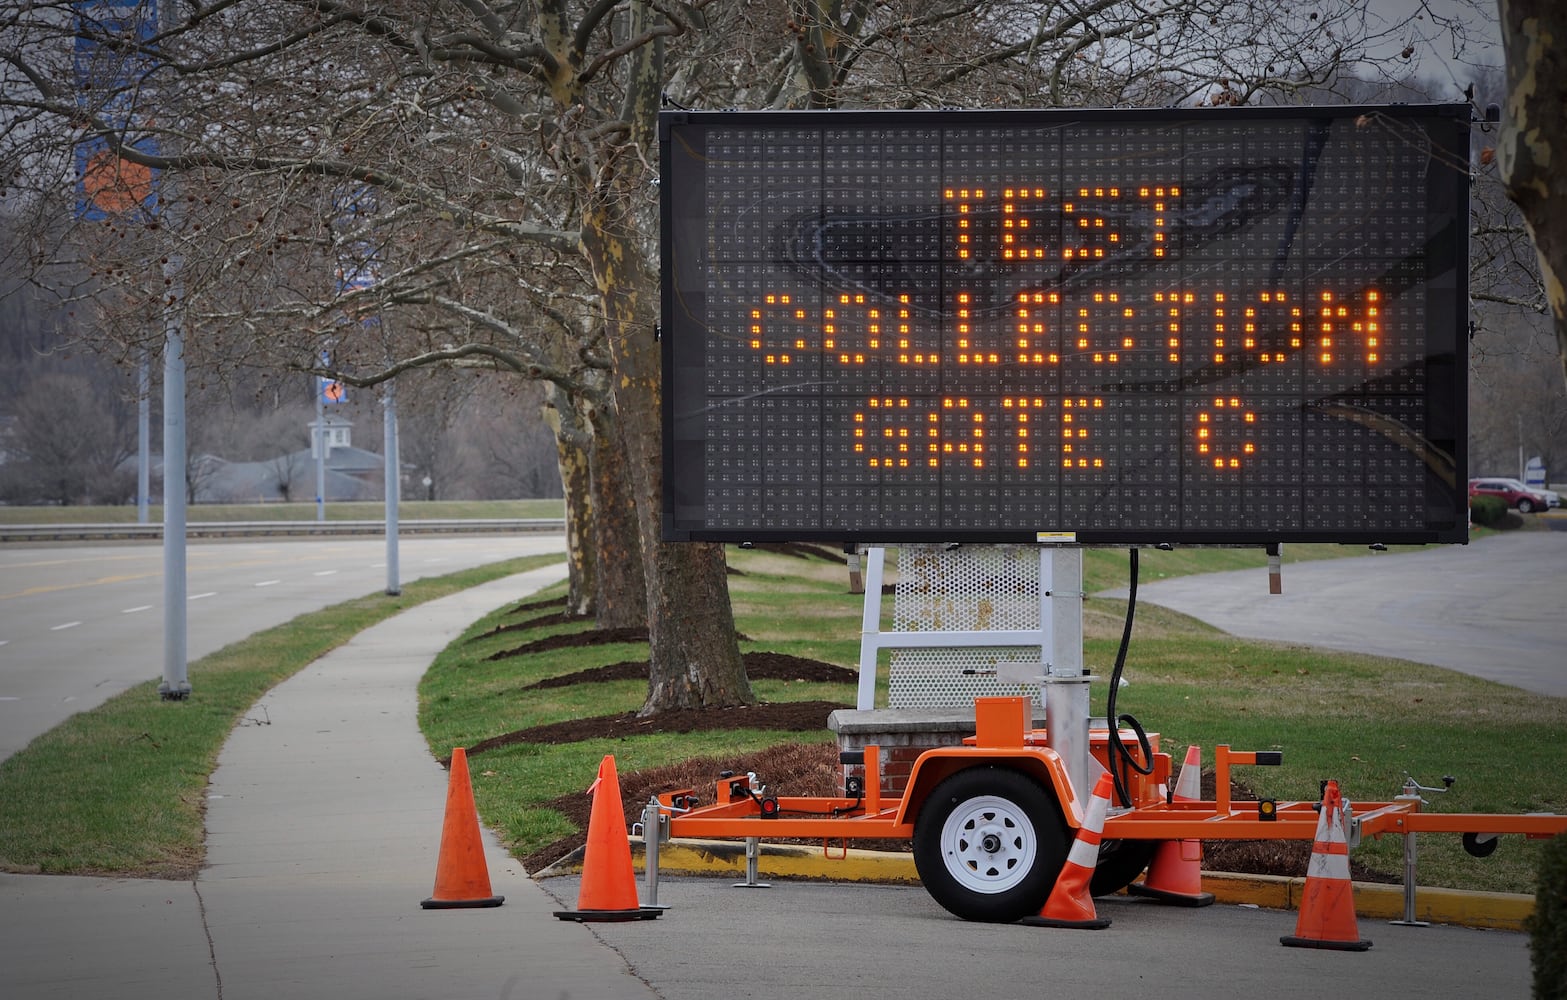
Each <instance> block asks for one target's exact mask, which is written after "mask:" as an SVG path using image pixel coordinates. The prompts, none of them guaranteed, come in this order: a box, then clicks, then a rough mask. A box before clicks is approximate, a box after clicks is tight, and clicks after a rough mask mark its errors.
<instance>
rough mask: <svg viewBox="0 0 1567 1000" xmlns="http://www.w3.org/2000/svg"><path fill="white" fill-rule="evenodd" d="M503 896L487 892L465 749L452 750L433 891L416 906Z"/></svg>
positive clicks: (496, 900) (495, 900) (490, 902)
mask: <svg viewBox="0 0 1567 1000" xmlns="http://www.w3.org/2000/svg"><path fill="white" fill-rule="evenodd" d="M505 900H506V897H505V896H496V895H494V894H493V893H491V891H490V869H489V866H488V865H486V864H485V862H484V842H483V840H482V839H481V838H480V836H479V811H478V809H477V808H475V807H474V804H473V785H472V784H470V783H469V781H468V751H467V750H464V749H463V748H462V747H458V748H457V749H455V750H453V751H452V766H451V777H450V778H449V779H448V780H447V783H446V821H445V823H444V824H443V825H442V826H441V856H440V858H439V860H438V861H437V862H436V865H435V894H434V895H433V896H431V897H430V898H429V899H427V900H425V901H424V902H422V903H420V904H419V905H420V906H422V907H424V908H425V909H426V910H453V909H462V908H466V907H477V906H499V905H501V903H503V902H505Z"/></svg>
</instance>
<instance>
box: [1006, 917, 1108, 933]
mask: <svg viewBox="0 0 1567 1000" xmlns="http://www.w3.org/2000/svg"><path fill="white" fill-rule="evenodd" d="M1018 923H1020V924H1023V925H1024V926H1025V927H1075V928H1077V929H1078V930H1083V931H1097V930H1103V929H1104V928H1106V927H1109V926H1110V918H1109V917H1095V918H1094V919H1092V920H1058V919H1057V918H1055V917H1024V918H1023V919H1022V920H1019V921H1018Z"/></svg>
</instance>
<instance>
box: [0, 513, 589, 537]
mask: <svg viewBox="0 0 1567 1000" xmlns="http://www.w3.org/2000/svg"><path fill="white" fill-rule="evenodd" d="M565 524H566V522H565V521H564V520H562V519H561V518H558V517H554V518H550V517H540V518H525V517H509V518H447V519H442V520H409V521H398V522H397V534H398V536H399V537H401V536H403V535H441V534H447V535H455V534H468V535H482V534H513V533H517V532H545V531H564V530H565ZM384 534H386V522H384V521H193V522H190V523H188V524H186V525H185V537H187V538H275V537H278V536H289V535H384ZM162 537H163V525H161V524H0V542H78V541H135V540H137V539H151V540H158V539H161V538H162Z"/></svg>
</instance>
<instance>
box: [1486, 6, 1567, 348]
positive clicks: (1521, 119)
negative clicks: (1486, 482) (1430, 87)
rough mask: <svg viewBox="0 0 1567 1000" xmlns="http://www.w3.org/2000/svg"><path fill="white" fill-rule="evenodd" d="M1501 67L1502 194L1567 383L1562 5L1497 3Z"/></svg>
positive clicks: (1566, 112) (1565, 14) (1566, 92)
mask: <svg viewBox="0 0 1567 1000" xmlns="http://www.w3.org/2000/svg"><path fill="white" fill-rule="evenodd" d="M1500 13H1501V28H1502V48H1503V50H1504V52H1505V53H1506V63H1507V103H1506V104H1505V105H1504V107H1503V114H1502V134H1501V141H1500V143H1499V144H1498V154H1499V155H1498V158H1499V160H1500V163H1501V169H1502V177H1503V180H1504V182H1505V183H1506V185H1507V194H1508V197H1510V198H1512V200H1513V201H1514V202H1515V203H1516V204H1517V205H1518V207H1519V209H1521V210H1522V212H1523V217H1524V221H1525V223H1526V224H1527V225H1528V227H1529V233H1530V236H1531V237H1533V239H1534V245H1535V249H1536V250H1537V251H1538V254H1539V266H1540V274H1541V276H1542V278H1543V279H1544V285H1545V296H1546V300H1547V302H1548V303H1549V306H1550V313H1551V322H1552V325H1553V327H1554V328H1555V332H1556V343H1557V347H1558V351H1559V353H1560V355H1561V359H1562V366H1563V377H1564V379H1567V167H1564V166H1563V163H1562V157H1563V154H1564V153H1567V145H1564V143H1563V140H1562V132H1563V129H1562V123H1563V121H1567V53H1564V51H1563V46H1564V45H1567V8H1563V7H1562V6H1561V5H1560V4H1551V3H1539V2H1527V0H1500Z"/></svg>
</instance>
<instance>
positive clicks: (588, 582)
mask: <svg viewBox="0 0 1567 1000" xmlns="http://www.w3.org/2000/svg"><path fill="white" fill-rule="evenodd" d="M544 400H545V401H544V405H543V407H541V411H542V413H543V416H544V422H545V423H546V424H548V425H549V428H550V430H552V431H554V433H555V463H556V465H557V466H558V467H559V468H560V484H561V489H562V490H563V492H564V494H565V498H566V505H565V506H566V614H568V615H571V616H572V617H574V618H580V617H586V616H587V615H591V614H594V613H595V608H594V604H593V598H594V594H595V592H596V589H597V588H596V583H595V579H594V574H595V572H596V569H597V560H596V559H595V558H594V553H595V552H596V550H597V548H598V546H597V544H596V541H595V536H596V532H595V531H594V523H593V471H592V459H591V457H590V451H589V449H590V448H591V447H592V439H591V434H590V432H589V430H588V428H587V427H586V426H584V425H583V423H582V420H581V418H580V417H579V416H578V414H577V410H576V404H575V403H574V402H573V401H572V399H571V397H570V395H569V394H567V392H566V391H565V390H564V389H562V388H560V387H559V386H557V385H555V384H554V383H553V382H546V383H545V384H544Z"/></svg>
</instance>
